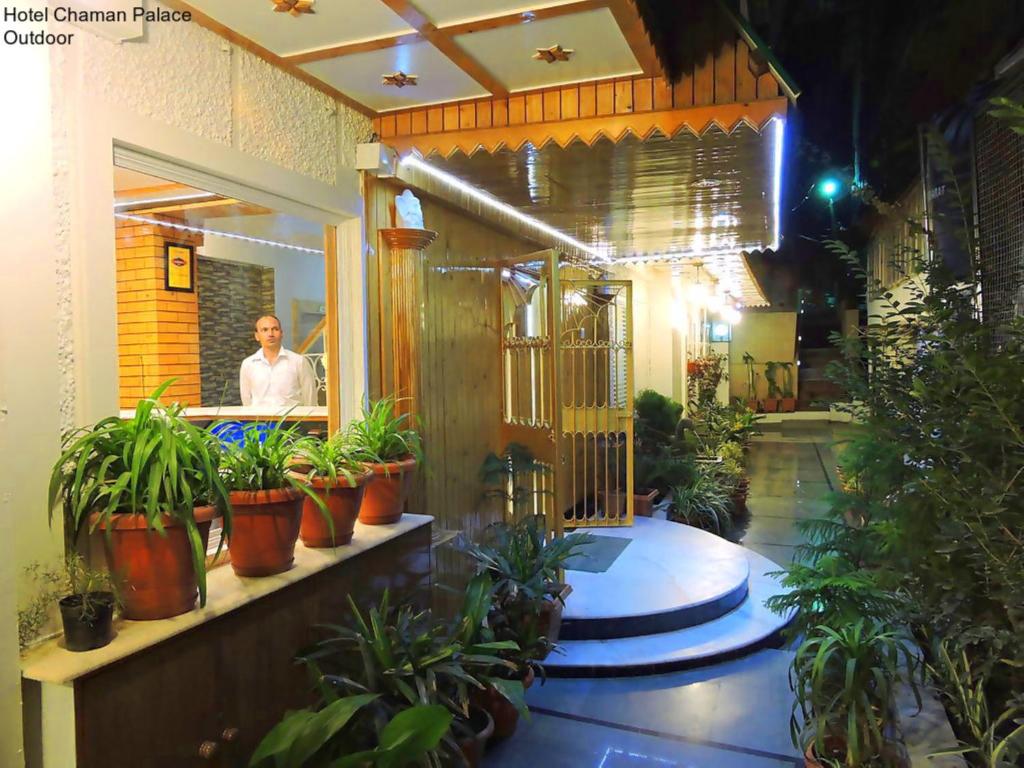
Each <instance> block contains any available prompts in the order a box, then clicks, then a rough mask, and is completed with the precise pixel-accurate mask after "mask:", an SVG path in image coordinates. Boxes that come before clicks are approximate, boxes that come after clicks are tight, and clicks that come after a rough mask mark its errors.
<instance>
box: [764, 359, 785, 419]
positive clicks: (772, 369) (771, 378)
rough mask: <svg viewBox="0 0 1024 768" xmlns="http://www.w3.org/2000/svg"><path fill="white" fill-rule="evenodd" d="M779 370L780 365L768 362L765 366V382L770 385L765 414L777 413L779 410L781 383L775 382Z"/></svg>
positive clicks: (765, 402) (765, 403) (765, 401)
mask: <svg viewBox="0 0 1024 768" xmlns="http://www.w3.org/2000/svg"><path fill="white" fill-rule="evenodd" d="M778 369H779V363H775V362H767V363H765V364H764V380H765V381H766V382H767V383H768V397H766V398H765V400H764V412H765V413H775V412H776V411H778V410H779V396H780V394H781V392H782V390H780V389H779V383H778V382H777V381H776V380H775V374H776V373H777V372H778Z"/></svg>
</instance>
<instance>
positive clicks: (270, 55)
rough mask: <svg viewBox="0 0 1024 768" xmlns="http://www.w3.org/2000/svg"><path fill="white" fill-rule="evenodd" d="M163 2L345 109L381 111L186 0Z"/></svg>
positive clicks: (368, 115)
mask: <svg viewBox="0 0 1024 768" xmlns="http://www.w3.org/2000/svg"><path fill="white" fill-rule="evenodd" d="M163 2H164V5H166V6H168V7H170V8H171V9H172V10H175V11H188V12H189V13H191V14H192V21H194V22H195V23H196V24H198V25H199V26H201V27H205V28H206V29H208V30H210V31H211V32H213V33H215V34H217V35H220V36H221V37H223V38H224V39H225V40H227V41H229V42H232V43H234V44H235V45H237V46H239V47H240V48H244V49H245V50H247V51H249V53H252V54H254V55H255V56H259V57H260V58H261V59H263V60H264V61H266V62H267V63H268V64H272V65H274V66H275V67H277V68H278V69H280V70H282V71H284V72H287V73H288V74H290V75H291V76H292V77H294V78H296V79H298V80H301V81H302V82H304V83H305V84H306V85H308V86H310V87H312V88H316V89H317V90H318V91H320V92H321V93H324V94H327V95H328V96H330V97H331V98H332V99H334V100H335V101H340V102H341V103H342V104H344V105H345V106H348V107H351V108H352V109H354V110H355V111H356V112H359V113H361V114H364V115H366V116H367V117H376V116H377V112H376V111H375V110H373V109H370V108H369V107H368V106H366V105H365V104H361V103H360V102H358V101H356V100H355V99H353V98H352V97H351V96H346V95H345V94H344V93H342V92H341V91H339V90H338V89H337V88H332V87H331V86H329V85H328V84H327V83H325V82H324V81H323V80H320V79H319V78H316V77H313V75H311V74H309V72H307V71H306V70H304V69H302V68H301V67H299V66H298V65H297V64H294V63H292V62H290V61H288V60H287V59H286V58H284V57H283V56H279V55H277V54H276V53H274V52H273V51H271V50H268V49H267V48H264V47H263V46H262V45H259V44H258V43H256V42H255V41H253V40H250V39H249V38H248V37H245V36H244V35H241V34H239V33H238V32H236V31H235V30H233V29H231V27H228V26H225V25H224V24H221V23H220V22H219V21H217V20H216V19H214V18H211V17H210V16H207V15H206V14H205V13H203V12H202V11H200V10H199V9H198V8H195V7H193V6H192V5H190V4H189V3H186V2H184V1H183V0H163Z"/></svg>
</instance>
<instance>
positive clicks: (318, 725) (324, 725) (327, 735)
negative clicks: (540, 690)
mask: <svg viewBox="0 0 1024 768" xmlns="http://www.w3.org/2000/svg"><path fill="white" fill-rule="evenodd" d="M379 698H380V696H379V695H378V694H368V693H366V694H359V695H356V696H345V697H341V698H339V697H337V696H333V697H331V696H329V697H327V698H326V700H324V701H321V702H320V703H319V704H318V705H317V706H316V707H315V708H306V709H300V710H298V711H297V712H289V713H288V714H286V715H285V716H284V719H282V720H281V722H280V723H278V724H277V725H275V726H274V728H273V729H272V730H271V731H270V732H269V733H268V734H267V735H266V736H264V737H263V740H262V741H261V742H260V743H259V746H257V747H256V751H255V752H254V753H253V755H252V758H251V759H250V760H249V766H250V768H313V767H314V766H327V765H330V766H331V768H366V767H367V766H380V767H381V768H402V766H407V765H414V764H422V762H423V761H426V763H427V765H431V766H436V765H440V759H439V756H438V754H437V748H438V746H439V745H440V743H441V739H443V738H444V736H445V734H446V733H448V729H449V728H450V727H451V722H452V715H451V713H450V712H449V711H448V710H447V709H446V708H445V707H443V706H441V705H440V704H419V705H415V706H411V707H408V708H406V709H400V710H399V711H398V712H397V713H396V714H394V715H390V716H389V715H384V717H383V721H384V725H383V727H381V728H379V733H377V732H376V731H377V729H376V728H375V727H374V716H375V715H376V714H377V712H376V708H375V707H374V704H375V703H376V702H377V701H378V700H379Z"/></svg>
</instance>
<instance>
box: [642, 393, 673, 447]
mask: <svg viewBox="0 0 1024 768" xmlns="http://www.w3.org/2000/svg"><path fill="white" fill-rule="evenodd" d="M633 409H634V418H633V435H634V439H635V440H636V444H637V446H638V447H640V448H641V449H648V448H650V449H658V448H661V447H663V446H665V445H668V444H670V443H671V442H672V441H673V440H674V438H675V436H676V427H677V425H678V424H679V419H680V417H681V416H682V415H683V406H682V405H681V404H680V403H677V402H676V401H675V400H672V399H671V398H669V397H666V396H665V395H662V394H660V393H658V392H655V391H654V390H653V389H643V390H641V391H639V392H637V393H636V397H635V398H634V400H633Z"/></svg>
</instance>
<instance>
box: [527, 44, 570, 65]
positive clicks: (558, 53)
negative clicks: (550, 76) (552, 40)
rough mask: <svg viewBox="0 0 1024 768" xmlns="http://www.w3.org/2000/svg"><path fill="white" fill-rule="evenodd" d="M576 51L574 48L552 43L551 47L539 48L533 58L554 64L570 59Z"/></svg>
mask: <svg viewBox="0 0 1024 768" xmlns="http://www.w3.org/2000/svg"><path fill="white" fill-rule="evenodd" d="M574 53H576V51H574V50H573V49H572V48H563V47H562V46H560V45H552V46H551V47H550V48H538V49H537V52H536V53H535V54H533V58H535V59H536V60H537V61H546V62H547V63H548V64H554V63H555V62H556V61H568V60H569V57H570V56H572V55H573V54H574Z"/></svg>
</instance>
